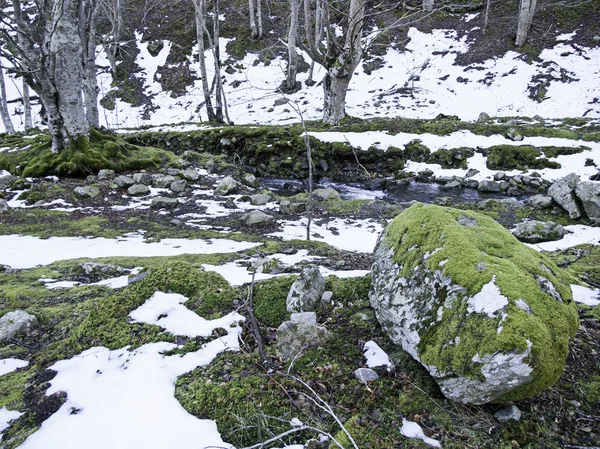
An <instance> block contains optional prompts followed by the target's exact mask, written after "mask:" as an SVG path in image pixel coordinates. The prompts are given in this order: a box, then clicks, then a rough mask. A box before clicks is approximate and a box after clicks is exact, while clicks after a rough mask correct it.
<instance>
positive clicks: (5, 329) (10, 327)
mask: <svg viewBox="0 0 600 449" xmlns="http://www.w3.org/2000/svg"><path fill="white" fill-rule="evenodd" d="M37 325H38V319H37V317H36V316H35V315H31V314H29V313H27V312H25V311H24V310H21V309H17V310H15V311H13V312H8V313H6V314H4V315H3V316H2V318H0V341H4V340H8V339H10V338H13V337H15V336H18V335H23V334H27V333H28V332H29V330H30V329H33V328H35V327H36V326H37Z"/></svg>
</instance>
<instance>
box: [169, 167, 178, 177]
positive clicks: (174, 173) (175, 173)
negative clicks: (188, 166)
mask: <svg viewBox="0 0 600 449" xmlns="http://www.w3.org/2000/svg"><path fill="white" fill-rule="evenodd" d="M165 173H166V174H167V175H168V176H179V175H180V174H181V170H179V169H178V168H173V167H169V168H167V169H166V170H165Z"/></svg>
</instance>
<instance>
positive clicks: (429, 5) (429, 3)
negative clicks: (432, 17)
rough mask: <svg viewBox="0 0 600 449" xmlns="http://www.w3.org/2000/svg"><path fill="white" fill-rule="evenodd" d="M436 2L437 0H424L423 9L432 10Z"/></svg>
mask: <svg viewBox="0 0 600 449" xmlns="http://www.w3.org/2000/svg"><path fill="white" fill-rule="evenodd" d="M434 2H435V0H423V9H424V10H425V11H432V10H433V4H434Z"/></svg>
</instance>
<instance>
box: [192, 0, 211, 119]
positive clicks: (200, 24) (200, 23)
mask: <svg viewBox="0 0 600 449" xmlns="http://www.w3.org/2000/svg"><path fill="white" fill-rule="evenodd" d="M192 3H193V4H194V10H195V13H196V39H197V40H198V43H197V45H198V63H199V65H200V79H201V81H202V93H203V95H204V106H205V107H206V114H207V115H208V121H209V122H216V117H215V111H214V109H213V107H212V99H211V97H210V83H209V81H208V75H207V73H206V59H205V57H204V52H205V48H204V30H205V29H206V2H205V1H204V0H192Z"/></svg>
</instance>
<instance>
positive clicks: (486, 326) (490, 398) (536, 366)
mask: <svg viewBox="0 0 600 449" xmlns="http://www.w3.org/2000/svg"><path fill="white" fill-rule="evenodd" d="M461 223H462V224H461ZM571 281H572V279H571V277H570V275H569V274H567V273H565V272H564V271H562V270H561V269H560V268H558V267H557V266H556V265H555V264H554V263H553V262H552V261H551V260H550V259H548V258H547V257H546V256H545V255H543V254H541V253H538V252H537V251H535V250H533V249H531V248H529V247H527V246H526V245H525V244H523V243H521V242H519V241H518V240H517V239H516V237H514V236H513V235H512V234H511V233H510V232H509V231H508V230H506V229H505V228H503V227H502V226H501V225H500V224H498V223H496V222H495V221H494V220H493V219H491V218H489V217H486V216H484V215H481V214H478V213H476V212H471V211H462V210H457V209H451V208H447V207H439V206H433V205H424V204H416V205H414V206H412V207H410V208H409V209H407V210H405V211H404V212H402V213H401V214H400V215H398V216H397V217H396V218H395V219H394V220H393V221H392V222H391V223H390V224H389V225H388V226H387V227H386V229H385V230H384V232H383V233H382V234H381V236H380V238H379V240H378V243H377V245H376V247H375V252H374V261H373V267H372V287H371V291H370V293H369V297H370V301H371V306H372V307H373V309H374V310H375V312H376V315H377V318H378V321H379V323H380V324H381V326H382V327H383V329H384V330H385V331H386V332H387V334H388V336H389V337H390V338H391V340H392V341H393V342H394V343H396V344H399V345H401V346H402V348H403V349H404V350H405V351H406V352H408V353H409V354H410V355H411V356H412V357H413V358H414V359H415V360H417V361H419V362H420V363H421V364H422V365H423V366H424V367H425V368H426V369H427V371H429V373H430V374H431V375H432V376H433V378H434V379H435V381H436V382H437V383H438V385H439V386H440V389H441V391H442V392H443V393H444V395H446V397H448V398H449V399H451V400H454V401H458V402H462V403H466V404H484V403H489V402H496V403H504V402H509V401H515V400H520V399H524V398H527V397H531V396H533V395H535V394H536V393H538V392H540V391H541V390H543V389H545V388H547V387H549V386H551V385H552V384H553V383H554V382H556V380H558V378H559V377H560V375H561V374H562V372H563V369H564V364H565V359H566V357H567V353H568V345H569V340H570V339H571V338H572V337H573V336H574V335H575V333H576V332H577V329H578V325H579V322H578V314H577V307H576V305H575V303H574V302H573V300H572V293H571V289H570V282H571ZM544 284H550V285H551V286H552V288H553V290H554V292H552V291H550V290H549V289H548V288H546V286H545V285H544ZM554 293H556V295H555V294H554ZM524 304H526V305H527V307H528V308H529V313H528V312H526V311H525V310H524V309H523V307H522V306H523V305H524Z"/></svg>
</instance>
